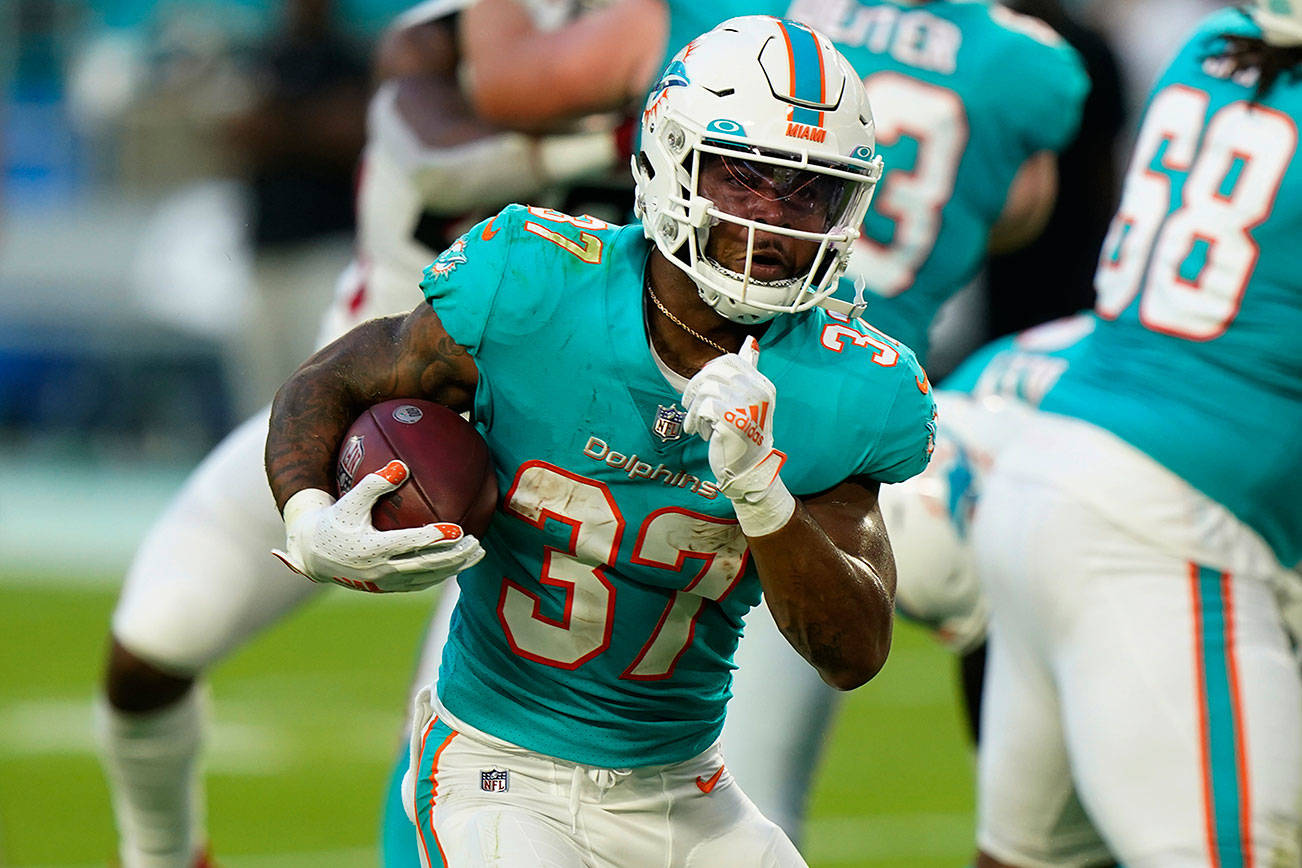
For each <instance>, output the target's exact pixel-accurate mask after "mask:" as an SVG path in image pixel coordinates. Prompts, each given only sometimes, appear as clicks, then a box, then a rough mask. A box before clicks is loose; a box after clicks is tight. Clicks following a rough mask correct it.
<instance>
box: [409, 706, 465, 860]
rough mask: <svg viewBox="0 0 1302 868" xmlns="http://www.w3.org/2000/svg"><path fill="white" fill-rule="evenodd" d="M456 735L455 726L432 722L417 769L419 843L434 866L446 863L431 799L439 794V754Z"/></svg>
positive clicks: (417, 840) (417, 844) (419, 846)
mask: <svg viewBox="0 0 1302 868" xmlns="http://www.w3.org/2000/svg"><path fill="white" fill-rule="evenodd" d="M456 734H457V733H456V731H455V730H454V729H452V727H450V726H448V725H447V724H446V723H444V722H443V721H442V720H440V719H439V718H437V717H436V718H434V720H433V721H431V722H430V726H429V731H428V733H427V734H426V736H425V738H424V739H423V741H422V743H421V750H420V766H419V768H417V769H416V846H417V847H418V848H419V851H423V852H424V853H425V854H426V856H427V857H428V859H429V864H430V868H441V866H442V865H443V854H442V852H441V850H440V849H439V843H438V838H437V837H435V835H434V826H433V824H432V818H431V816H430V806H431V802H432V801H433V800H434V799H435V798H436V797H437V795H438V794H437V793H436V792H435V789H434V787H435V781H434V776H435V769H436V767H437V764H438V761H439V754H440V753H441V752H442V750H443V748H444V747H446V746H447V744H448V743H449V742H450V741H452V739H453V737H455V736H456ZM419 851H418V852H419Z"/></svg>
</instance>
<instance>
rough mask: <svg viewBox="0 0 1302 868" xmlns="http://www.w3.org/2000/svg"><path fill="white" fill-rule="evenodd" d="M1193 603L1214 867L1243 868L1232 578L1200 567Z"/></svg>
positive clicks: (1242, 795) (1242, 791)
mask: <svg viewBox="0 0 1302 868" xmlns="http://www.w3.org/2000/svg"><path fill="white" fill-rule="evenodd" d="M1196 594H1197V596H1196V600H1195V603H1196V605H1197V607H1198V609H1199V610H1200V611H1201V613H1202V614H1201V619H1200V620H1201V625H1202V629H1201V635H1200V636H1199V638H1198V641H1199V643H1200V645H1201V654H1200V657H1201V662H1202V673H1201V674H1202V680H1203V696H1204V697H1205V700H1206V705H1207V707H1206V717H1205V728H1204V731H1203V733H1202V736H1203V749H1204V751H1205V752H1206V753H1205V756H1206V772H1207V774H1208V775H1209V776H1210V778H1211V782H1210V786H1209V787H1207V790H1209V791H1210V794H1211V805H1210V809H1209V811H1208V814H1209V815H1210V818H1211V822H1212V829H1211V830H1210V834H1211V836H1212V839H1213V841H1212V842H1210V843H1211V844H1212V846H1213V847H1214V852H1213V854H1212V864H1213V865H1219V866H1220V868H1245V866H1246V865H1247V864H1250V863H1248V862H1247V861H1246V860H1245V859H1244V846H1245V842H1244V841H1243V836H1242V831H1243V830H1242V828H1241V826H1240V822H1239V818H1240V816H1241V813H1240V805H1241V802H1242V800H1243V799H1244V798H1247V792H1246V785H1247V782H1246V781H1242V780H1240V779H1239V769H1240V762H1239V747H1240V745H1241V744H1242V735H1243V734H1242V731H1241V727H1242V710H1241V709H1240V708H1239V707H1238V703H1239V697H1238V696H1237V695H1236V692H1235V684H1234V680H1233V678H1232V665H1233V664H1232V662H1231V661H1232V655H1233V648H1232V646H1231V644H1230V637H1231V636H1232V635H1233V626H1234V625H1233V623H1232V620H1231V618H1232V613H1233V603H1232V601H1231V600H1230V599H1229V594H1230V583H1229V576H1228V574H1224V577H1223V574H1222V573H1219V572H1217V571H1216V570H1212V569H1208V568H1207V567H1198V568H1197V576H1196Z"/></svg>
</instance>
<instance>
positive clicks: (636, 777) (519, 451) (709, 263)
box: [267, 17, 934, 866]
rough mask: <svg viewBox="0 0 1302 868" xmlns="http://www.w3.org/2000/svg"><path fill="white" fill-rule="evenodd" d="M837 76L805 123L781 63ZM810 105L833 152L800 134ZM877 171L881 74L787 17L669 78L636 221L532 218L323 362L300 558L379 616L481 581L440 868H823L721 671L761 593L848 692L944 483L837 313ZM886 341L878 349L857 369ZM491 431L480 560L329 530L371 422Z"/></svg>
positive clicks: (446, 761)
mask: <svg viewBox="0 0 1302 868" xmlns="http://www.w3.org/2000/svg"><path fill="white" fill-rule="evenodd" d="M798 39H806V40H810V41H809V42H807V43H806V44H807V45H808V46H809V48H810V50H811V51H812V52H814V54H812V55H811V56H809V57H808V58H807V59H808V60H809V61H810V62H812V63H814V64H816V65H817V68H820V69H821V70H822V73H823V77H824V82H825V89H824V91H823V96H822V97H821V99H816V100H805V99H803V98H801V99H800V100H799V101H796V100H793V99H792V97H791V96H790V95H789V94H790V93H791V89H790V87H791V85H792V84H793V81H792V78H793V75H792V70H793V69H800V68H803V61H802V62H799V63H798V62H797V59H796V58H795V57H794V56H793V54H792V52H791V51H790V50H789V47H788V46H790V45H791V44H792V42H793V41H794V40H798ZM794 108H802V109H803V108H808V109H812V110H815V111H817V112H819V113H820V114H821V117H820V120H821V121H822V124H821V125H820V126H821V129H822V130H823V131H824V133H825V135H823V136H821V137H819V140H818V141H813V140H812V139H811V140H805V139H793V138H791V137H789V136H787V126H788V124H789V123H790V120H789V115H790V113H791V112H792V110H793V109H794ZM880 172H881V163H880V161H879V160H878V159H876V157H875V154H874V141H873V134H872V120H871V112H870V110H869V107H868V100H867V95H866V93H865V92H864V90H863V88H862V85H861V84H860V81H859V77H858V75H857V74H856V73H855V71H854V70H853V68H852V67H850V66H849V64H848V62H847V61H846V60H845V58H844V57H842V56H841V55H840V54H839V53H838V52H837V51H836V50H835V48H834V47H833V46H832V45H831V43H830V42H829V41H827V40H826V39H825V38H823V37H820V36H818V35H817V34H814V33H813V32H812V31H809V30H807V29H805V28H804V27H803V26H802V25H799V24H797V23H795V22H790V21H781V20H778V19H774V18H770V17H743V18H736V19H731V20H729V21H726V22H724V23H723V24H721V25H719V27H717V28H716V29H714V30H712V31H710V32H708V33H706V34H704V35H703V36H701V37H700V38H699V39H697V40H695V41H694V42H693V43H692V45H691V47H690V49H686V50H684V51H683V52H682V53H680V54H679V55H678V57H677V58H676V59H675V61H674V63H672V64H671V65H670V67H669V68H668V69H667V71H666V75H665V77H664V79H663V80H662V82H661V87H659V88H657V89H656V90H655V92H654V94H653V96H652V98H651V99H650V100H649V101H648V102H647V107H646V111H645V112H644V114H643V116H642V142H641V147H640V151H639V153H638V155H637V157H636V159H635V162H634V177H635V179H636V182H637V210H638V214H639V215H640V219H641V224H640V225H634V226H628V227H616V226H611V225H609V224H606V223H603V222H601V221H598V220H595V219H593V218H590V217H578V218H575V217H570V216H567V215H565V214H562V213H559V212H555V211H550V210H547V209H540V208H524V207H520V206H511V207H509V208H507V209H506V210H504V211H503V212H501V213H500V214H498V215H496V216H495V217H494V218H492V219H491V220H488V221H485V222H484V223H482V224H481V225H479V226H477V227H475V228H474V229H472V230H471V231H470V232H469V233H468V234H467V235H466V236H465V238H464V242H463V243H462V242H459V243H458V244H456V245H454V247H453V248H452V249H451V250H449V251H448V252H446V253H445V254H443V255H442V256H441V257H440V258H439V260H437V261H436V262H435V263H434V264H433V265H431V266H430V268H429V269H427V270H426V278H425V281H424V282H423V284H422V286H423V288H424V291H425V294H426V299H427V301H428V304H427V305H421V306H419V307H417V308H416V310H414V311H413V312H412V313H411V314H409V315H408V316H406V317H392V318H385V319H379V320H373V321H371V322H370V323H367V324H364V325H362V326H359V327H358V328H356V329H354V330H353V331H351V332H349V333H348V334H347V335H345V336H344V337H343V338H341V339H340V340H339V341H336V342H335V343H334V344H331V345H330V346H328V347H327V348H325V349H324V350H322V351H321V352H320V353H318V354H317V355H316V356H315V357H313V358H312V359H311V360H309V362H308V363H307V364H306V365H305V366H304V367H302V368H300V370H299V371H298V372H297V373H296V374H295V375H294V377H292V378H291V379H290V380H289V381H288V382H287V383H286V385H285V386H284V387H282V389H281V390H280V392H279V393H278V395H277V398H276V401H275V403H274V405H273V410H272V422H271V425H270V434H269V437H268V441H267V466H268V477H269V479H270V482H271V487H272V490H273V492H274V493H275V495H276V498H277V501H278V503H280V504H281V505H282V507H283V510H284V515H285V519H286V527H287V544H286V552H285V556H286V557H287V558H288V560H289V561H290V562H291V563H292V564H293V565H294V566H295V567H296V568H297V569H299V570H301V571H303V572H305V573H307V574H308V575H310V576H311V577H313V578H315V579H317V580H318V581H332V580H334V579H336V578H342V579H344V580H347V581H351V580H355V579H361V578H364V579H366V580H367V581H369V582H372V583H374V584H375V585H376V586H378V587H380V588H382V589H385V588H389V589H394V590H407V589H412V588H415V587H417V586H419V585H421V584H438V583H439V582H441V581H443V580H445V579H446V578H447V577H448V576H449V575H451V574H454V573H456V574H458V583H459V585H460V588H461V597H460V600H459V602H458V605H457V610H456V613H455V614H454V616H453V619H452V627H451V633H450V637H449V640H448V644H447V646H446V648H445V650H444V653H443V662H442V666H441V671H440V673H439V678H438V689H437V695H429V694H428V693H426V694H422V700H421V711H422V713H421V714H419V715H418V716H417V727H416V728H415V729H414V730H413V740H412V765H411V772H412V774H411V775H410V776H409V782H410V787H409V790H408V793H407V801H408V804H409V807H410V808H411V809H412V816H413V818H414V820H415V821H416V823H417V829H416V832H415V834H414V835H413V839H414V841H415V842H417V843H418V845H419V847H420V855H421V859H422V862H423V863H424V864H437V862H438V861H439V860H442V859H446V861H447V863H448V864H452V865H488V864H506V865H522V866H524V865H527V866H535V865H539V864H543V865H572V864H594V865H610V866H615V865H620V866H627V865H653V864H654V865H661V864H682V865H716V864H744V865H801V864H803V861H802V860H801V859H800V857H799V855H798V854H797V852H796V850H795V848H794V847H793V846H792V844H791V843H790V841H789V840H787V838H786V837H785V836H784V835H783V833H782V832H781V830H780V829H778V827H776V826H774V825H773V824H772V823H770V822H769V821H767V820H765V819H764V818H763V816H762V815H761V814H760V812H759V811H758V810H757V809H756V808H755V807H754V805H753V804H752V803H751V802H750V801H749V800H748V799H747V798H746V797H745V796H744V794H743V793H742V792H741V789H740V788H739V787H738V786H737V785H736V784H735V783H734V782H733V780H732V779H731V777H730V776H729V774H728V773H727V771H726V769H725V768H724V765H723V758H722V756H721V753H720V749H719V746H718V736H719V732H720V729H721V728H722V724H723V716H724V705H725V703H726V699H727V691H728V682H729V675H730V669H731V656H732V653H733V651H734V649H735V647H736V644H737V641H738V638H739V637H740V633H741V626H742V618H743V616H744V614H745V613H746V611H747V610H748V609H749V608H750V607H751V606H753V605H754V604H755V603H757V602H758V600H759V597H760V593H761V588H762V589H763V592H764V594H765V595H766V596H767V597H768V599H769V605H770V607H771V608H772V610H773V612H774V615H775V619H776V620H777V622H778V624H779V626H780V628H781V629H782V631H783V633H784V635H785V636H786V637H787V639H788V641H790V642H791V643H792V645H793V646H794V647H795V648H796V649H797V650H798V651H799V652H800V653H801V654H802V655H803V656H804V657H805V659H807V660H808V661H809V663H810V664H811V665H812V666H813V667H814V668H815V669H817V671H818V672H819V673H820V674H821V675H822V677H823V678H824V679H826V680H827V681H828V682H829V683H830V684H833V685H834V686H836V687H839V688H841V689H849V688H852V687H855V686H858V685H859V684H862V683H863V682H865V681H867V680H868V679H869V678H871V677H872V676H873V675H874V674H875V673H876V672H877V671H878V670H879V669H880V667H881V666H882V664H883V663H884V662H885V659H886V655H887V653H888V650H889V645H890V633H891V614H892V612H891V610H892V598H893V586H894V571H893V565H892V560H891V557H890V547H889V542H888V540H887V537H886V533H885V530H884V528H883V526H882V523H881V517H880V512H879V510H878V507H877V490H878V487H879V485H880V484H881V483H882V482H894V481H900V480H902V479H905V478H908V477H909V476H912V475H914V474H916V473H917V472H918V471H920V470H921V469H922V468H923V467H924V466H925V465H926V463H927V457H928V455H929V453H930V450H931V443H932V437H933V433H934V424H933V418H932V417H933V411H934V405H933V403H932V400H931V396H930V394H929V390H927V389H924V388H922V387H921V384H922V383H923V375H922V371H921V369H920V368H919V367H918V365H917V364H916V362H915V361H914V359H913V356H912V353H911V352H910V351H909V350H908V349H907V348H905V347H903V346H902V345H899V344H897V343H895V342H894V341H891V340H889V339H887V338H884V337H882V336H878V335H876V334H873V333H871V332H870V331H869V330H867V329H866V328H863V330H860V329H861V326H859V325H858V324H857V323H852V322H850V321H847V320H846V319H845V318H844V317H841V318H837V317H835V316H834V315H832V314H831V313H829V312H828V311H827V310H825V309H824V308H825V307H832V308H838V307H843V305H837V304H836V303H835V302H834V301H833V300H832V299H831V298H830V296H831V293H832V292H833V291H834V289H835V287H836V280H837V278H838V277H839V276H840V273H841V272H842V270H843V268H844V267H845V262H846V259H847V258H848V255H849V251H850V245H851V243H852V241H853V239H854V237H855V236H856V235H857V233H858V226H859V224H860V223H861V222H862V219H863V215H864V212H865V211H866V209H867V206H868V200H869V198H870V196H871V193H872V190H873V187H874V186H875V184H876V182H877V179H878V177H879V176H880ZM856 336H858V337H860V338H865V337H869V338H871V342H870V344H869V345H868V346H864V345H862V344H861V343H859V342H857V341H856V340H855V338H856ZM404 396H406V397H426V398H434V399H436V400H439V401H440V402H442V403H445V404H446V405H448V406H450V407H453V408H455V409H458V410H465V411H469V412H470V413H472V415H473V418H474V419H475V420H476V422H477V423H478V425H479V426H480V430H481V431H482V433H483V434H484V436H485V437H486V439H487V440H488V442H489V445H490V447H491V449H492V452H493V455H494V460H495V465H496V470H497V473H498V479H499V483H500V487H501V490H502V491H503V492H504V495H503V502H502V506H501V510H500V512H499V513H498V515H497V516H496V517H495V519H494V522H493V524H492V525H491V527H490V528H489V530H488V532H487V533H486V534H485V536H484V538H483V539H482V540H474V539H473V538H471V537H467V536H464V535H461V534H460V532H459V531H453V532H448V531H447V529H446V528H445V529H440V528H439V527H438V526H430V527H428V528H423V529H417V530H414V531H399V532H389V533H379V532H376V531H374V530H373V529H371V528H369V527H367V526H363V527H361V528H360V529H359V528H358V527H357V526H356V525H355V524H354V523H352V522H351V521H350V520H349V516H351V515H355V514H357V513H358V512H359V511H360V512H362V513H363V514H364V513H365V512H367V511H368V509H369V504H370V503H371V502H373V501H374V499H375V498H376V497H378V496H380V495H381V494H382V493H383V492H385V491H388V490H391V489H392V488H393V487H394V486H395V484H400V483H401V481H402V479H403V478H404V476H405V468H404V467H403V466H402V465H401V464H400V463H395V464H394V465H392V466H391V467H390V468H389V471H388V472H387V473H386V475H385V476H383V477H381V476H373V477H371V478H370V479H371V482H370V483H369V484H366V485H363V486H359V487H358V488H357V489H354V491H353V492H350V493H349V494H348V495H346V496H345V497H344V498H342V499H340V500H339V501H338V502H336V501H335V500H334V498H333V497H331V496H330V495H329V494H328V490H329V489H330V479H331V476H332V468H333V461H334V452H335V447H336V446H337V444H338V441H339V439H340V438H341V437H342V434H343V432H344V430H345V429H346V428H347V426H348V424H349V423H350V422H351V420H352V419H353V418H354V416H355V415H356V414H357V413H358V412H360V411H361V409H362V408H364V407H365V406H367V405H369V404H371V403H373V402H375V401H377V400H381V399H383V398H388V397H404Z"/></svg>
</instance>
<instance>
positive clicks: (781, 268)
mask: <svg viewBox="0 0 1302 868" xmlns="http://www.w3.org/2000/svg"><path fill="white" fill-rule="evenodd" d="M737 265H738V266H740V269H739V270H744V269H745V267H746V262H745V254H742V257H741V261H739V262H738V263H737ZM793 271H794V268H793V266H792V263H791V259H790V257H788V256H787V255H786V254H785V253H784V252H783V251H782V250H781V249H779V248H777V247H768V246H766V247H763V248H760V249H758V250H756V251H754V252H753V253H752V254H751V257H750V276H751V279H752V280H756V281H760V282H772V281H786V280H790V279H791V277H792V272H793Z"/></svg>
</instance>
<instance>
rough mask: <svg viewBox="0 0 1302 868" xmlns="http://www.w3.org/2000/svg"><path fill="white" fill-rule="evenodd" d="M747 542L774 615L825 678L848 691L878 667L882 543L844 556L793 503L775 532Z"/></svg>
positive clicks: (887, 583) (886, 604)
mask: <svg viewBox="0 0 1302 868" xmlns="http://www.w3.org/2000/svg"><path fill="white" fill-rule="evenodd" d="M871 530H872V529H871V528H866V529H865V532H870V531H871ZM749 544H750V553H751V557H752V558H753V559H754V562H755V567H756V569H757V570H758V572H759V576H760V583H761V584H762V585H763V587H764V597H765V600H766V601H767V603H768V607H769V611H770V612H772V614H773V619H774V621H775V622H776V623H777V625H778V628H779V629H780V630H781V631H782V634H783V635H784V636H786V638H787V641H788V642H790V643H791V645H792V647H793V648H795V649H796V651H798V652H799V653H800V655H801V656H802V657H804V658H805V659H806V660H808V661H809V663H810V664H811V665H813V666H814V668H815V669H817V670H818V673H819V675H821V676H822V678H823V680H824V681H826V682H827V683H828V684H830V685H832V686H833V687H836V688H838V689H840V690H852V689H853V688H855V687H858V686H860V685H861V684H864V683H865V682H867V681H868V680H869V679H871V678H872V677H873V676H874V675H876V674H877V673H878V672H879V671H880V670H881V668H882V666H883V665H884V664H885V663H886V657H887V654H888V653H889V652H890V647H891V623H892V621H891V618H892V605H893V604H892V591H891V588H892V586H893V582H892V581H891V579H892V578H893V575H894V562H893V560H892V559H891V556H890V549H889V546H886V547H885V548H884V551H883V550H881V548H880V547H878V548H877V549H875V550H874V552H873V554H871V555H869V556H867V557H859V556H856V555H851V554H848V553H846V552H845V551H843V550H842V549H841V548H839V547H838V546H837V545H836V543H835V542H834V541H833V540H832V539H830V538H829V537H828V535H827V533H825V532H824V530H823V528H822V527H821V526H820V525H819V524H818V522H817V521H816V520H815V518H814V517H813V516H812V515H811V514H810V513H809V511H808V510H806V509H805V508H804V507H803V506H802V505H800V503H799V501H797V505H796V511H795V513H794V514H793V515H792V517H791V520H790V521H788V522H787V524H786V525H785V526H784V527H783V528H782V529H781V530H778V531H776V532H774V533H771V534H768V535H767V536H762V537H754V538H751V539H750V541H749Z"/></svg>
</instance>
